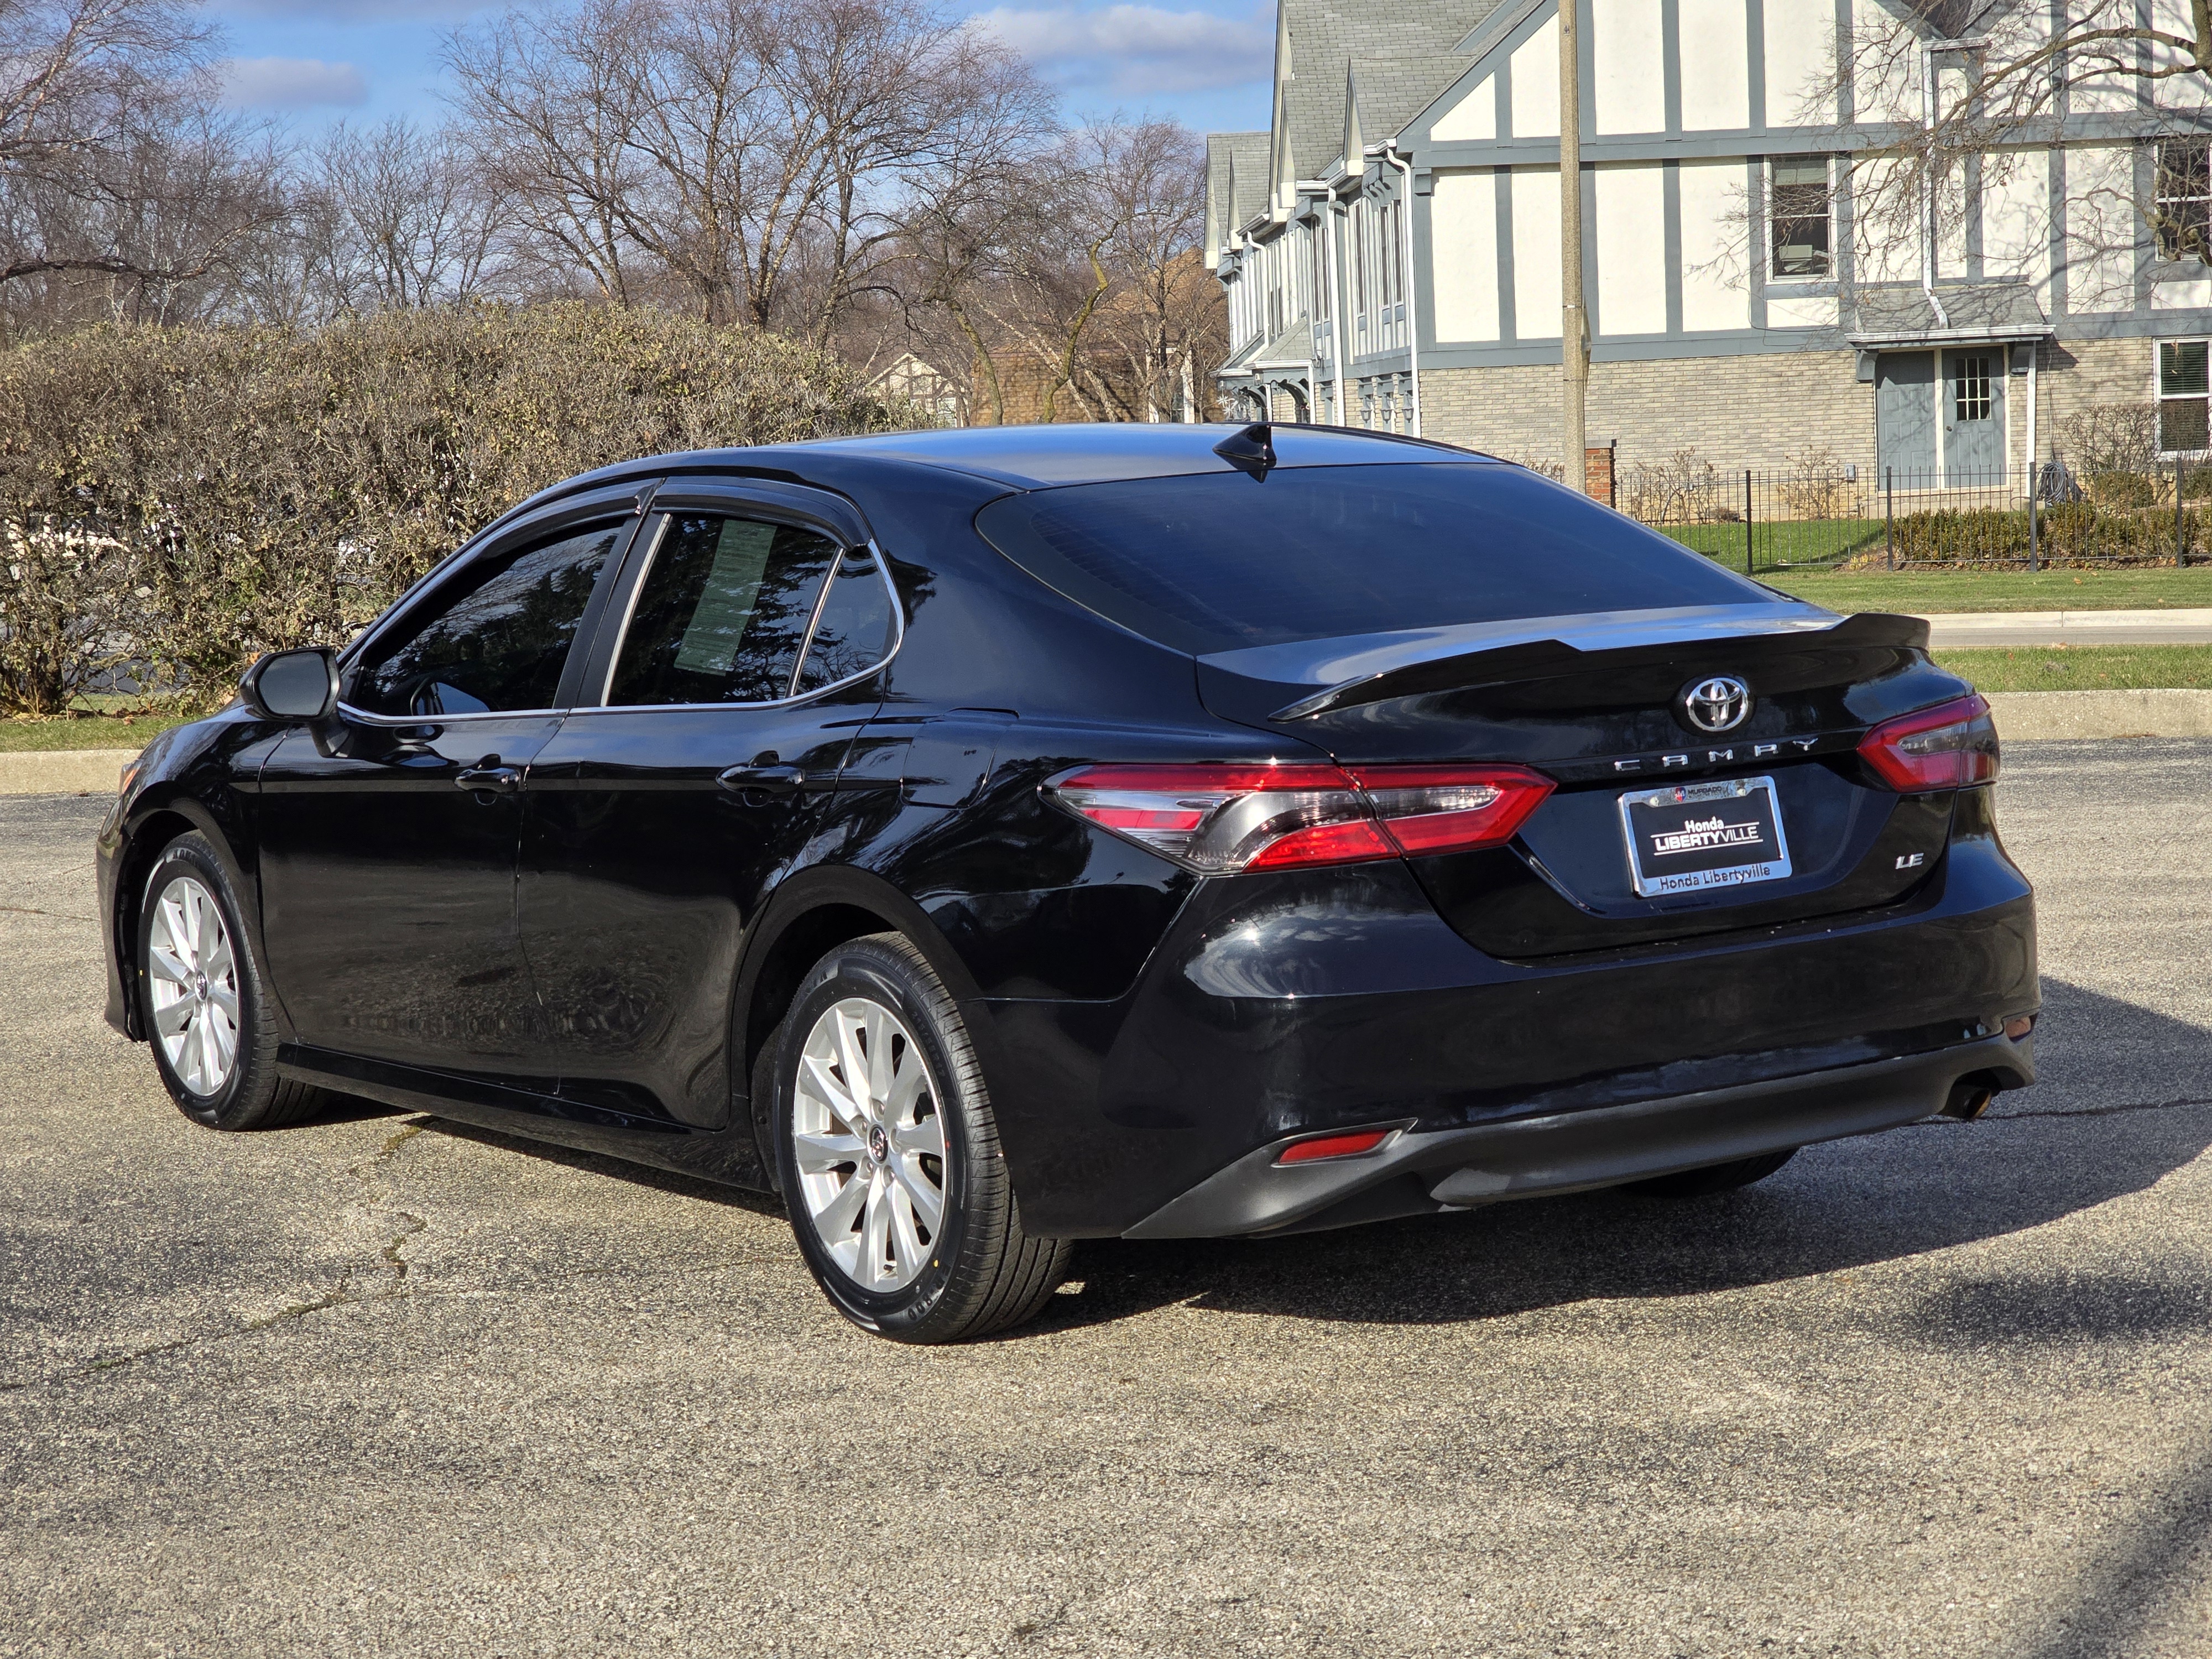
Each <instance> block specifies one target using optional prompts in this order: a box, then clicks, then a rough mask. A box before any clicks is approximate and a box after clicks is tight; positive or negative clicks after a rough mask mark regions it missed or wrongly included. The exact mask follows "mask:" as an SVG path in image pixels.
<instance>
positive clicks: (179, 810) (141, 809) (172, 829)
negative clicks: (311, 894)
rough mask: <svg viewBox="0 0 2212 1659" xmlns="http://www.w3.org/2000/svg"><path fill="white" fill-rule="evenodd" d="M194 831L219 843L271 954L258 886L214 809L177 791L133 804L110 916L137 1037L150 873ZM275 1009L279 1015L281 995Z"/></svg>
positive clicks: (129, 1030) (131, 1032)
mask: <svg viewBox="0 0 2212 1659" xmlns="http://www.w3.org/2000/svg"><path fill="white" fill-rule="evenodd" d="M190 835H197V836H201V837H203V838H204V840H205V841H206V842H207V843H208V845H209V846H210V847H211V848H214V849H215V855H216V858H217V859H218V860H221V861H222V867H223V873H224V874H226V875H228V877H229V878H230V884H231V888H232V890H233V891H234V892H235V893H236V894H237V896H238V899H239V902H240V906H241V907H242V908H244V910H245V912H246V915H245V921H246V926H247V927H250V928H251V929H252V931H253V935H254V937H253V941H252V942H253V945H254V948H255V951H256V953H257V955H258V956H259V957H260V958H261V959H262V960H263V961H266V960H267V959H268V957H267V953H266V952H265V951H261V949H260V944H261V939H260V935H261V905H260V902H259V900H260V890H259V889H258V886H257V885H256V884H255V883H254V881H253V878H252V872H249V871H247V870H246V868H245V867H244V866H242V865H241V864H240V860H239V857H238V852H237V849H236V848H234V847H233V846H232V845H231V844H230V837H229V836H227V835H225V834H224V833H223V832H222V827H221V826H220V825H219V824H218V823H216V819H215V815H214V814H213V813H211V812H210V811H208V810H207V808H206V807H205V806H204V805H201V803H200V802H198V801H197V800H195V799H192V797H191V796H190V795H176V796H173V797H171V798H169V799H165V800H159V801H155V802H152V803H149V804H145V805H139V806H137V807H134V808H133V810H132V811H131V817H130V819H129V821H128V822H127V823H125V826H124V832H123V850H122V853H121V854H120V855H119V856H118V858H117V860H116V867H115V904H114V914H113V915H112V916H110V917H109V918H108V927H109V929H110V931H111V933H112V936H113V939H114V949H115V960H116V962H117V963H118V965H119V967H120V970H121V973H122V975H123V988H124V997H123V1018H124V1029H125V1036H129V1037H130V1038H131V1041H132V1042H145V1041H146V1022H145V1018H144V1017H143V1014H142V1013H141V1012H140V1001H141V999H140V997H139V994H138V991H139V986H138V975H139V968H138V960H137V958H138V917H139V910H140V907H141V905H142V903H143V901H144V898H145V887H146V878H147V876H148V875H149V873H150V872H152V870H153V868H154V866H155V862H156V861H157V860H159V859H160V858H161V854H163V853H164V852H165V851H167V848H168V847H169V844H170V843H171V842H174V841H176V840H177V839H178V838H179V836H190ZM277 1013H278V1018H279V1019H280V1020H281V1019H282V1018H283V1012H282V1003H281V1001H280V1002H279V1003H278V1004H277Z"/></svg>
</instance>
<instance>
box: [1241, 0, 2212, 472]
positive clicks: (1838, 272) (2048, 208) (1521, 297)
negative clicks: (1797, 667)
mask: <svg viewBox="0 0 2212 1659" xmlns="http://www.w3.org/2000/svg"><path fill="white" fill-rule="evenodd" d="M1580 3H1581V4H1582V5H1583V12H1582V15H1581V25H1582V27H1581V47H1582V65H1581V82H1582V97H1583V109H1582V123H1581V133H1582V161H1583V184H1582V194H1583V222H1584V276H1583V284H1584V289H1585V294H1586V303H1587V305H1588V307H1589V318H1590V329H1591V336H1592V343H1591V357H1592V365H1591V371H1590V381H1589V402H1588V409H1589V434H1590V439H1589V441H1590V442H1591V443H1593V444H1603V443H1605V442H1607V441H1608V440H1612V441H1617V442H1618V444H1619V446H1620V459H1621V460H1622V462H1623V463H1624V464H1632V463H1634V462H1637V461H1652V462H1656V461H1660V460H1662V459H1664V458H1665V457H1667V456H1669V455H1671V454H1674V453H1676V452H1679V451H1680V450H1683V449H1685V448H1694V449H1696V450H1698V451H1699V452H1700V453H1702V454H1703V455H1704V456H1705V458H1707V459H1712V460H1715V461H1717V462H1719V463H1721V464H1722V465H1736V466H1758V467H1780V466H1783V465H1787V464H1788V463H1789V462H1790V460H1791V459H1793V458H1796V457H1800V456H1803V455H1806V454H1808V453H1813V452H1815V451H1820V450H1825V451H1826V452H1827V453H1829V454H1830V455H1831V456H1832V458H1833V459H1835V461H1837V462H1838V464H1842V465H1850V466H1852V467H1854V468H1862V467H1867V466H1870V465H1871V466H1877V467H1879V466H1889V467H1893V468H1894V469H1896V470H1897V471H1898V472H1899V475H1900V476H1901V475H1903V474H1905V473H1906V472H1911V473H1913V474H1916V475H1919V476H1923V477H1929V478H1930V479H1948V480H1949V481H1952V482H1978V481H1980V480H1981V479H1983V478H1985V477H1992V476H1993V475H1995V474H1996V473H1998V472H1999V471H2000V470H2006V471H2010V470H2017V471H2021V472H2023V473H2024V471H2025V470H2026V468H2027V465H2028V463H2029V459H2030V457H2031V455H2034V456H2036V457H2038V458H2046V459H2047V458H2048V457H2049V456H2050V455H2051V453H2052V441H2053V433H2054V430H2055V429H2056V428H2057V423H2058V422H2060V421H2061V420H2063V417H2065V416H2068V415H2069V414H2070V413H2072V412H2075V411H2076V410H2081V409H2084V408H2086V407H2088V406H2090V405H2094V404H2136V405H2142V404H2148V403H2151V402H2153V401H2154V400H2156V401H2158V402H2159V404H2160V415H2161V418H2160V431H2161V439H2160V441H2161V446H2162V447H2163V448H2165V449H2166V450H2167V451H2173V450H2177V449H2178V450H2185V451H2190V452H2195V451H2199V450H2202V449H2203V448H2204V447H2206V424H2207V422H2206V398H2207V393H2208V386H2207V379H2206V375H2207V368H2206V362H2207V352H2206V347H2205V341H2206V338H2207V337H2208V336H2212V280H2208V277H2212V273H2208V272H2207V270H2206V269H2205V267H2204V266H2203V264H2199V263H2197V262H2195V261H2193V260H2191V261H2189V262H2186V263H2184V262H2179V261H2164V262H2162V261H2161V260H2160V257H2159V255H2160V248H2159V247H2158V246H2156V244H2155V242H2154V240H2153V239H2152V237H2151V236H2150V235H2149V234H2148V233H2147V232H2146V233H2137V232H2136V230H2135V229H2134V228H2133V227H2134V224H2135V223H2136V220H2135V219H2134V218H2132V217H2128V218H2126V220H2125V222H2126V223H2127V224H2128V226H2129V227H2130V228H2129V229H2128V231H2127V232H2126V234H2127V235H2128V236H2129V237H2130V239H2131V240H2135V241H2136V243H2137V246H2135V247H2134V248H2133V249H2132V251H2130V250H2129V249H2127V248H2125V247H2122V248H2120V249H2119V250H2118V252H2115V250H2114V248H2113V247H2112V246H2111V245H2110V243H2109V240H2107V241H2106V245H2105V246H2099V247H2090V246H2086V245H2085V243H2084V241H2083V239H2082V238H2081V235H2080V234H2079V233H2078V229H2077V231H2076V233H2075V234H2071V235H2069V232H2068V231H2067V228H2066V227H2067V224H2068V222H2069V217H2068V210H2067V208H2068V204H2069V203H2070V202H2073V201H2075V199H2077V198H2079V197H2086V196H2087V195H2088V194H2091V193H2093V189H2094V181H2096V180H2099V179H2105V180H2111V181H2114V182H2116V183H2117V184H2118V185H2119V186H2120V189H2119V190H2118V196H2119V197H2121V198H2122V199H2123V200H2124V203H2125V204H2126V214H2127V215H2133V214H2134V213H2135V210H2134V207H2133V203H2134V202H2135V201H2136V200H2137V199H2140V198H2141V197H2142V196H2144V195H2147V194H2148V193H2149V181H2150V179H2152V177H2153V169H2154V168H2157V169H2158V172H2157V175H2156V176H2157V177H2158V178H2159V179H2160V180H2161V181H2162V182H2161V184H2160V187H2159V188H2160V193H2161V195H2163V194H2165V193H2170V192H2179V193H2182V194H2186V193H2187V192H2188V191H2192V190H2193V191H2198V192H2199V193H2201V194H2203V195H2205V196H2207V197H2212V182H2208V181H2207V180H2208V179H2212V169H2208V168H2207V167H2206V164H2205V159H2204V151H2203V141H2201V140H2193V139H2182V140H2175V139H2172V138H2171V137H2168V138H2166V139H2165V140H2163V141H2160V139H2158V137H2156V135H2158V134H2160V133H2168V134H2170V133H2171V132H2172V131H2173V129H2174V126H2175V122H2174V120H2173V118H2172V112H2170V111H2168V112H2157V111H2153V110H2151V109H2149V107H2148V104H2147V103H2145V102H2144V101H2143V100H2142V94H2139V92H2138V89H2137V88H2136V86H2135V85H2134V84H2132V83H2130V84H2128V85H2125V86H2122V87H2118V88H2115V89H2113V91H2112V92H2111V93H2109V94H2104V95H2102V96H2100V98H2099V99H2098V100H2090V99H2087V98H2085V97H2083V96H2081V94H2074V97H2075V102H2074V104H2073V105H2072V106H2070V110H2071V111H2072V112H2069V114H2068V116H2067V118H2066V126H2065V129H2064V142H2063V143H2060V144H2057V145H2054V146H2052V147H2051V148H2050V149H2047V150H2043V151H2039V152H2036V153H2035V154H2034V155H2032V156H2030V157H2028V158H2027V162H2028V164H2027V165H2022V166H2018V167H2011V168H2008V169H2005V170H2004V171H2005V172H2006V173H2007V176H2006V177H2005V178H2004V179H2002V181H2001V182H2000V183H1998V184H1996V185H1990V186H1989V187H1986V188H1984V187H1983V186H1982V185H1980V184H1979V183H1978V182H1977V183H1975V184H1973V185H1972V194H1971V196H1970V197H1968V198H1967V200H1966V212H1965V214H1964V216H1963V221H1962V222H1958V223H1957V224H1956V225H1955V226H1954V225H1952V224H1948V223H1947V224H1946V225H1945V226H1944V228H1943V229H1942V231H1941V232H1940V233H1936V232H1934V231H1931V230H1926V229H1923V233H1922V234H1923V235H1924V236H1932V237H1933V238H1934V240H1936V242H1937V244H1938V245H1937V246H1936V248H1935V250H1934V258H1933V261H1932V267H1933V273H1934V277H1935V281H1934V283H1933V284H1932V285H1930V284H1929V283H1927V281H1926V271H1927V269H1928V267H1926V266H1924V265H1923V249H1922V247H1921V246H1919V245H1918V244H1917V241H1916V242H1915V245H1913V246H1904V247H1900V246H1875V245H1873V243H1874V242H1875V239H1874V238H1872V237H1869V236H1864V235H1860V234H1855V231H1854V224H1853V216H1852V202H1851V199H1850V191H1848V190H1847V189H1845V188H1843V187H1842V186H1841V181H1842V180H1843V179H1844V177H1845V169H1844V167H1842V166H1841V165H1840V162H1841V160H1842V158H1844V157H1847V156H1849V155H1850V154H1851V153H1853V152H1854V151H1856V150H1857V149H1861V148H1863V147H1865V146H1867V145H1869V144H1870V143H1873V142H1875V138H1874V134H1873V132H1872V131H1871V130H1870V127H1869V125H1866V124H1863V123H1861V122H1858V121H1856V120H1855V119H1854V112H1853V110H1852V108H1851V107H1850V104H1851V98H1850V87H1849V85H1848V84H1846V85H1845V86H1844V88H1843V89H1842V91H1841V92H1840V93H1839V94H1838V93H1834V92H1831V94H1829V95H1828V96H1826V97H1821V96H1819V95H1818V94H1820V89H1821V88H1823V87H1824V86H1828V87H1831V88H1832V85H1833V82H1834V80H1835V76H1834V73H1833V64H1834V61H1835V51H1836V43H1837V41H1838V40H1839V39H1844V40H1848V39H1850V31H1851V30H1852V28H1853V27H1854V15H1855V11H1854V9H1855V7H1856V8H1857V9H1858V15H1859V16H1860V18H1861V20H1862V21H1861V22H1860V25H1859V27H1862V28H1864V27H1869V22H1872V21H1878V22H1881V23H1883V24H1887V21H1888V19H1889V16H1890V14H1887V13H1883V12H1881V11H1878V10H1876V9H1875V8H1877V7H1878V6H1879V5H1880V4H1881V0H1580ZM2143 3H2144V7H2145V9H2148V11H2150V12H2152V13H2153V14H2154V15H2155V16H2156V17H2158V18H2160V19H2164V18H2166V15H2167V14H2168V13H2171V14H2172V20H2173V21H2171V22H2168V23H2166V25H2165V26H2166V27H2174V28H2177V29H2178V30H2179V32H2181V33H2190V32H2191V31H2190V27H2189V25H2188V24H2187V23H2186V21H2184V20H2185V17H2186V13H2185V9H2184V8H2183V4H2182V0H2143ZM1557 4H1558V0H1503V3H1496V0H1399V3H1395V4H1393V5H1391V6H1389V7H1376V8H1372V9H1370V8H1365V7H1359V6H1355V5H1353V4H1352V3H1351V0H1279V14H1278V20H1277V33H1276V51H1275V76H1274V91H1273V118H1272V123H1271V125H1270V128H1269V130H1268V131H1265V132H1244V133H1221V134H1215V135H1213V136H1212V138H1211V139H1210V140H1209V158H1208V159H1209V178H1208V183H1209V195H1208V219H1207V244H1208V246H1207V258H1208V260H1209V262H1210V264H1212V267H1213V268H1214V269H1215V270H1216V271H1217V273H1218V276H1220V278H1221V280H1222V281H1223V282H1224V283H1225V284H1226V285H1227V288H1228V291H1229V300H1230V318H1231V356H1230V359H1229V361H1228V363H1227V365H1226V366H1225V368H1224V369H1223V370H1222V371H1221V377H1220V379H1221V386H1222V391H1223V393H1224V397H1225V401H1226V402H1228V403H1229V406H1230V407H1231V408H1232V409H1235V410H1243V411H1244V412H1246V413H1249V414H1251V415H1255V416H1256V415H1258V414H1260V413H1261V412H1262V411H1265V412H1267V413H1268V414H1270V415H1271V416H1273V417H1274V418H1277V419H1304V420H1315V421H1324V422H1342V423H1346V424H1350V425H1355V426H1369V427H1381V428H1388V429H1391V430H1397V431H1409V432H1419V433H1422V434H1425V435H1428V436H1431V437H1437V438H1443V439H1446V440H1449V441H1453V442H1457V443H1464V444H1468V445H1471V446H1474V447H1479V448H1483V449H1486V450H1489V451H1491V452H1492V453H1498V454H1502V455H1504V456H1508V457H1510V458H1514V459H1529V460H1533V461H1539V462H1548V461H1556V460H1557V459H1558V457H1559V356H1560V353H1559V331H1560V279H1559V247H1560V234H1559V233H1560V228H1559V171H1558V170H1559V67H1558V66H1559V36H1558V29H1559V22H1558V15H1557ZM1952 10H1954V11H1955V10H1958V8H1953V9H1952ZM1966 10H1968V11H1972V10H1973V8H1972V7H1969V8H1966ZM1931 11H1932V9H1931ZM1895 15H1897V16H1900V17H1907V16H1914V15H1918V14H1917V13H1906V12H1904V11H1901V10H1900V11H1899V12H1897V13H1896V14H1895ZM1979 15H1982V16H1984V17H1986V16H1987V15H1989V14H1988V12H1987V10H1986V9H1982V10H1981V11H1980V13H1979ZM1947 21H1953V20H1948V19H1947ZM1927 34H1928V37H1929V40H1937V39H1940V38H1941V37H1940V35H1939V33H1938V32H1937V31H1936V30H1935V29H1933V28H1932V27H1930V28H1929V29H1928V30H1927ZM1940 84H1941V83H1940V82H1939V85H1940ZM2166 86H2167V88H2170V89H2172V90H2170V91H2169V92H2168V93H2165V94H2161V95H2162V96H2172V95H2174V93H2175V92H2176V91H2180V90H2190V91H2192V92H2193V94H2195V95H2197V96H2199V97H2200V98H2201V95H2202V91H2203V88H2202V87H2201V84H2200V83H2199V81H2198V80H2197V79H2187V80H2182V81H2175V82H2166ZM1914 95H1916V96H1917V94H1914ZM2092 103H2093V104H2094V106H2095V107H2094V108H2090V107H2087V106H2090V105H2091V104H2092ZM2183 125H2190V123H2187V122H2184V123H2183ZM2204 125H2207V126H2208V127H2212V113H2208V115H2207V117H2206V119H2205V121H2204ZM2176 145H2179V149H2175V146H2176ZM2169 150H2172V151H2173V154H2172V155H2168V154H2167V152H2168V151H2169ZM2169 173H2170V174H2171V176H2172V180H2173V181H2176V182H2165V181H2166V180H2167V179H2168V175H2169ZM2190 179H2197V181H2198V182H2197V183H2196V184H2191V183H2189V182H2188V181H2189V180H2190ZM2085 181H2089V182H2087V183H2085ZM2131 185H2132V186H2133V188H2132V189H2131V188H2130V186H2131ZM2160 207H2161V210H2163V211H2166V212H2168V213H2170V214H2172V215H2174V216H2178V218H2179V219H2181V220H2187V221H2189V222H2197V220H2202V219H2203V218H2204V217H2205V216H2207V212H2208V209H2207V205H2206V204H2204V203H2199V202H2195V201H2194V200H2193V199H2192V201H2191V202H2177V203H2172V204H2168V203H2165V202H2163V201H2161V203H2160ZM2192 213H2193V214H2194V216H2195V217H2194V218H2193V219H2192V218H2191V214H2192Z"/></svg>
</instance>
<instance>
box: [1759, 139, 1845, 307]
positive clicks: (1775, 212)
mask: <svg viewBox="0 0 2212 1659" xmlns="http://www.w3.org/2000/svg"><path fill="white" fill-rule="evenodd" d="M1767 191H1768V194H1767V201H1768V211H1767V220H1768V222H1769V223H1770V224H1771V226H1772V227H1773V231H1774V275H1775V276H1778V277H1790V276H1794V277H1798V278H1801V279H1802V278H1807V277H1812V278H1822V277H1826V276H1829V275H1830V274H1831V273H1832V272H1833V270H1834V269H1835V262H1834V259H1833V258H1832V255H1831V253H1830V248H1831V246H1832V243H1831V241H1830V240H1829V191H1828V158H1827V157H1826V156H1825V155H1790V156H1784V157H1781V158H1779V159H1778V160H1776V161H1774V162H1773V163H1772V164H1771V168H1770V176H1769V179H1768V185H1767Z"/></svg>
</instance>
